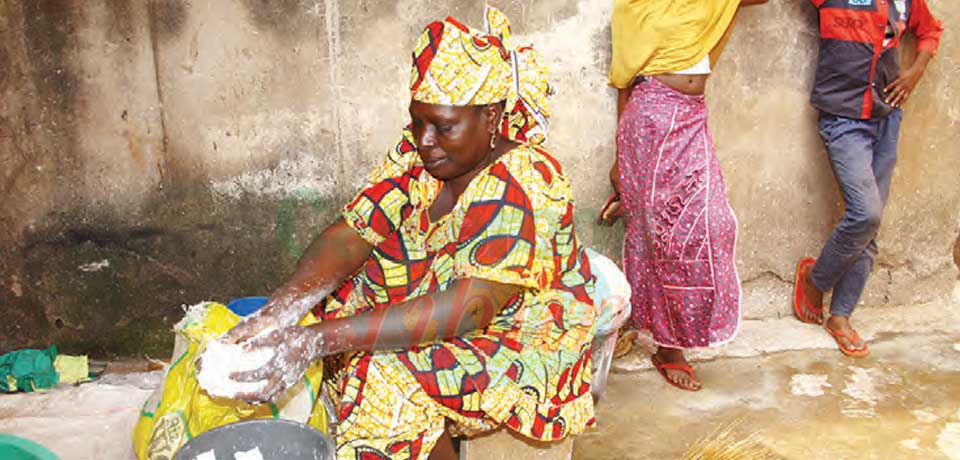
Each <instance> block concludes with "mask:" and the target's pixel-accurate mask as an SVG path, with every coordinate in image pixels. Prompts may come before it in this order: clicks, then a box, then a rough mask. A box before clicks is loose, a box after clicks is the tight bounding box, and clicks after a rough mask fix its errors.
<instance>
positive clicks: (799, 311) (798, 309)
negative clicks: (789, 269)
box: [793, 257, 823, 324]
mask: <svg viewBox="0 0 960 460" xmlns="http://www.w3.org/2000/svg"><path fill="white" fill-rule="evenodd" d="M816 262H817V260H816V259H814V258H812V257H806V258H803V259H800V262H797V275H796V278H794V282H793V314H794V315H796V316H797V319H799V320H800V321H802V322H804V323H807V324H823V306H821V307H820V308H816V307H814V306H813V304H811V303H810V301H809V300H808V299H807V295H806V293H804V292H803V283H802V281H803V280H802V278H803V270H804V269H805V268H807V267H808V266H810V265H813V264H815V263H816ZM807 311H808V312H810V313H813V315H814V316H816V317H817V318H820V319H819V321H810V320H807V319H806V318H805V316H806V315H804V314H803V313H804V312H807Z"/></svg>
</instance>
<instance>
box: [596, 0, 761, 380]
mask: <svg viewBox="0 0 960 460" xmlns="http://www.w3.org/2000/svg"><path fill="white" fill-rule="evenodd" d="M755 3H765V0H744V1H742V2H741V1H738V0H705V1H702V2H674V1H669V0H652V1H645V2H636V1H629V0H617V1H616V3H615V6H614V13H613V20H612V32H613V61H612V64H611V69H610V84H611V85H612V86H614V87H616V88H617V89H618V95H619V97H618V101H617V114H618V117H619V121H620V123H619V128H618V130H617V160H616V161H615V162H614V165H613V168H612V170H611V172H610V179H611V181H612V182H613V186H614V189H615V190H616V194H614V196H612V197H611V198H610V199H609V200H608V201H607V204H606V205H605V206H604V208H603V210H602V211H601V215H600V221H601V223H606V224H610V223H612V222H613V221H614V220H615V219H616V218H617V217H619V216H621V215H623V216H624V218H625V221H626V236H625V239H624V247H623V261H624V272H625V273H626V275H627V277H628V279H629V280H630V285H631V287H632V290H633V294H632V297H631V299H630V300H631V304H632V307H633V323H634V325H635V326H636V327H637V328H638V329H643V330H647V331H650V332H651V333H652V335H653V340H654V341H655V342H656V344H657V345H658V349H657V352H656V353H655V354H654V355H653V356H652V357H651V359H652V361H653V364H654V366H656V368H657V370H659V371H660V373H661V374H662V375H663V377H664V378H665V379H666V380H667V382H668V383H670V384H671V385H673V386H676V387H677V388H680V389H683V390H689V391H697V390H699V389H700V387H701V384H700V381H699V380H697V378H696V377H695V376H694V374H693V369H692V368H691V367H690V364H689V363H688V362H687V360H686V358H685V357H684V355H683V350H685V349H691V348H700V347H710V346H716V345H720V344H723V343H726V342H728V341H730V340H731V339H733V337H734V336H735V335H736V333H737V331H738V329H739V325H740V279H739V277H738V276H737V270H736V266H735V260H734V245H735V242H736V234H737V220H736V217H735V216H734V214H733V210H732V209H731V208H730V206H729V204H728V203H727V192H726V187H725V185H724V181H723V175H722V173H721V171H720V164H719V162H718V161H717V156H716V151H715V150H714V146H713V138H712V137H711V135H710V130H709V129H708V126H707V106H706V104H705V102H704V95H703V93H704V88H705V86H706V81H707V77H708V76H709V74H710V71H711V69H710V67H711V61H713V62H715V58H716V57H717V55H718V54H719V52H720V51H721V49H722V48H723V44H724V42H725V39H726V37H727V36H728V35H729V31H730V28H731V25H732V23H733V19H734V16H735V15H736V12H737V9H738V8H739V7H740V6H742V5H747V4H755Z"/></svg>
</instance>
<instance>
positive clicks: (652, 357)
mask: <svg viewBox="0 0 960 460" xmlns="http://www.w3.org/2000/svg"><path fill="white" fill-rule="evenodd" d="M650 361H651V362H653V367H655V368H657V370H658V371H660V375H662V376H663V379H664V380H666V381H667V383H669V384H670V385H673V386H675V387H677V388H679V389H681V390H686V391H700V388H687V387H684V386H681V385H680V384H679V383H677V382H674V381H673V380H670V377H669V376H667V370H668V369H673V370H678V371H683V372H686V373H687V375H689V376H690V380H693V381H694V382H697V383H700V381H699V380H697V378H696V377H694V376H693V368H692V367H690V366H688V365H686V364H673V363H661V362H660V360H659V359H657V355H650Z"/></svg>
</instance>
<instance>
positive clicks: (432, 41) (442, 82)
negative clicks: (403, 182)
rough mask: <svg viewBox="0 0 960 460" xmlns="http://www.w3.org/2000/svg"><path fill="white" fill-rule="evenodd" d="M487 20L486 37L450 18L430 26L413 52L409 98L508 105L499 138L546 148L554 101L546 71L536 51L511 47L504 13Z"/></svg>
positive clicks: (489, 12)
mask: <svg viewBox="0 0 960 460" xmlns="http://www.w3.org/2000/svg"><path fill="white" fill-rule="evenodd" d="M484 18H485V21H484V23H485V24H484V29H485V30H486V32H482V31H478V30H475V29H471V28H469V27H467V26H465V25H463V24H461V23H460V22H459V21H457V20H456V19H453V18H450V17H448V18H447V19H445V20H443V21H436V22H433V23H430V24H429V25H427V27H426V28H425V29H424V30H423V34H421V35H420V38H419V39H418V40H417V45H416V47H415V48H414V50H413V69H412V71H411V75H410V93H411V97H412V98H413V100H415V101H419V102H425V103H428V104H441V105H454V106H465V105H485V104H493V103H497V102H501V101H504V102H505V103H506V110H505V116H504V121H503V124H502V125H501V134H503V135H504V136H506V137H507V138H509V139H512V140H515V141H518V142H529V143H534V144H539V143H542V142H543V141H544V140H545V139H546V137H547V132H548V131H549V129H550V124H549V117H550V107H549V104H548V101H547V99H548V98H549V97H550V96H552V95H553V89H552V88H551V87H550V84H549V82H548V81H547V69H546V67H544V66H543V65H542V64H541V63H540V55H539V54H538V53H537V52H536V51H534V49H533V48H531V47H529V46H527V47H521V48H517V49H513V48H511V47H510V45H509V39H510V21H509V20H508V19H507V16H506V15H504V14H503V13H502V12H500V10H498V9H496V8H493V7H490V6H488V7H486V10H485V11H484Z"/></svg>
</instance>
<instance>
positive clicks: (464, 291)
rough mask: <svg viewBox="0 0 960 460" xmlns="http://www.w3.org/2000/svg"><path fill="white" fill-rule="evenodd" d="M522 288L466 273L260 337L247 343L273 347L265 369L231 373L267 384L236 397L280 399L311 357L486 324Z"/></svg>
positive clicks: (417, 341)
mask: <svg viewBox="0 0 960 460" xmlns="http://www.w3.org/2000/svg"><path fill="white" fill-rule="evenodd" d="M519 290H520V287H519V286H515V285H508V284H501V283H496V282H491V281H486V280H479V279H470V278H467V279H463V280H460V281H457V282H454V283H453V284H452V285H451V286H450V288H448V289H447V290H444V291H442V292H435V293H432V294H428V295H425V296H422V297H418V298H416V299H412V300H409V301H406V302H403V303H399V304H395V305H391V306H389V307H387V308H381V309H378V310H375V311H372V312H367V313H362V314H358V315H353V316H349V317H346V318H337V319H330V320H326V321H323V322H321V323H318V324H314V325H312V326H294V327H289V328H285V329H279V330H276V331H273V332H272V333H269V334H266V335H263V336H258V337H255V338H253V339H252V340H251V341H250V342H249V343H248V345H247V346H248V347H249V348H273V349H275V351H274V352H273V358H271V360H270V361H269V362H268V363H267V364H265V365H264V366H263V367H261V368H260V369H257V370H255V371H250V372H240V373H236V374H234V375H233V376H232V377H233V378H234V379H236V380H238V381H244V382H258V381H266V384H265V385H264V386H263V387H262V389H261V390H260V391H258V392H256V393H248V394H242V395H238V396H237V397H238V398H239V399H243V400H246V401H251V402H258V401H271V400H275V399H277V398H279V397H280V396H282V395H283V393H284V392H285V391H286V389H287V388H289V387H290V386H291V385H294V384H295V383H296V382H298V381H299V380H300V378H301V376H302V375H303V373H304V372H305V371H306V369H307V368H308V367H309V366H310V363H312V362H314V361H315V360H317V359H319V358H321V357H323V356H326V355H331V354H337V353H343V352H349V351H357V350H367V351H372V350H391V349H401V348H407V347H411V346H416V345H421V344H425V343H430V342H434V341H437V340H443V339H449V338H453V337H459V336H462V335H464V334H466V333H468V332H471V331H475V330H479V329H483V328H484V327H486V326H487V325H489V324H490V321H491V320H492V319H493V317H494V316H496V314H497V313H499V312H500V310H501V309H502V308H503V306H504V305H506V304H507V303H508V302H509V301H510V300H511V299H512V298H513V297H514V296H515V295H516V294H517V292H519Z"/></svg>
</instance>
